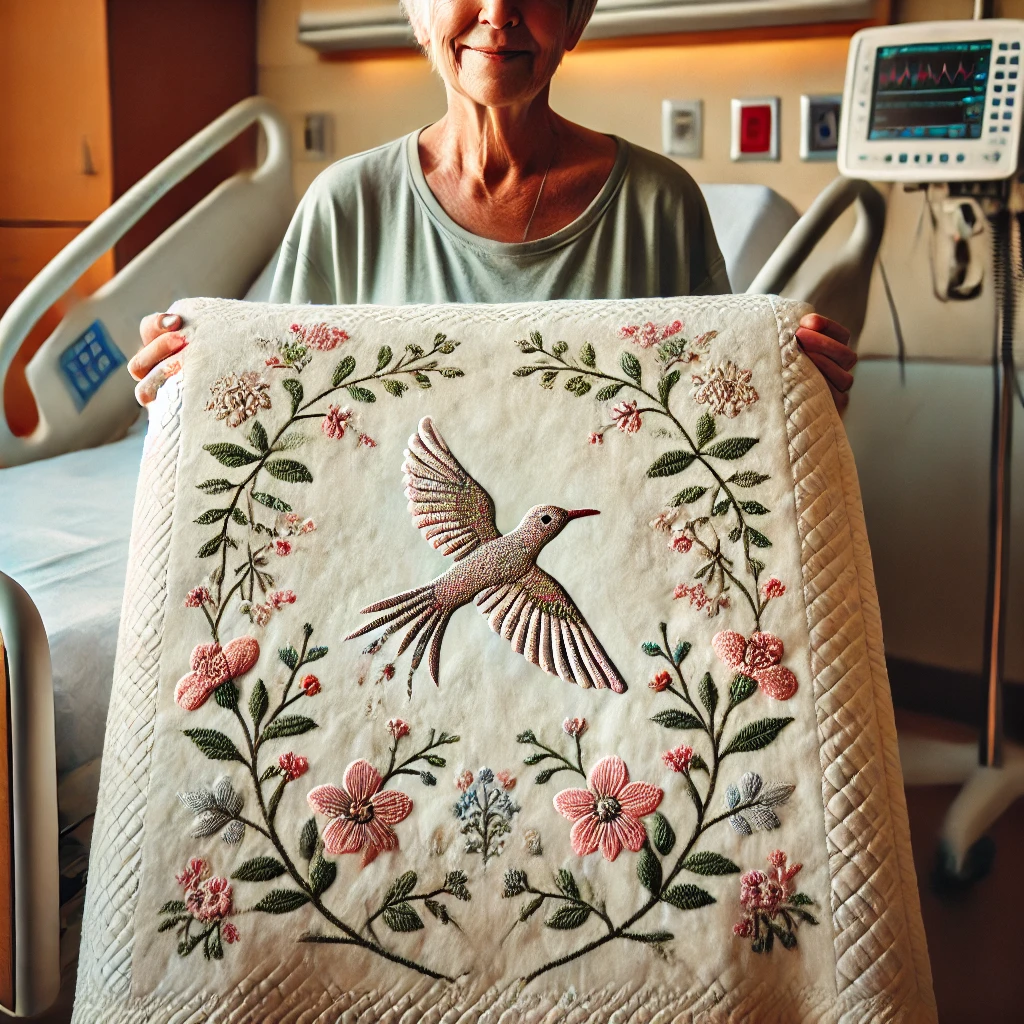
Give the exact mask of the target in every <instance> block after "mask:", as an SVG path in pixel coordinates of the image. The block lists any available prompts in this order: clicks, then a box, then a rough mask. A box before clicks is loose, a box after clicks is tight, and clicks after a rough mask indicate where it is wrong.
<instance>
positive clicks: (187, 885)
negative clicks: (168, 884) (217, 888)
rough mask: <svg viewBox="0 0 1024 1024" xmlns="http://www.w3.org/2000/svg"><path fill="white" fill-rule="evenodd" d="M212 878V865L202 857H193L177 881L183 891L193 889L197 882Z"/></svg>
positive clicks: (177, 875)
mask: <svg viewBox="0 0 1024 1024" xmlns="http://www.w3.org/2000/svg"><path fill="white" fill-rule="evenodd" d="M209 877H210V865H209V864H207V863H206V861H205V860H203V858H202V857H193V858H192V859H191V860H190V861H189V862H188V864H187V865H186V867H185V870H184V871H179V872H178V873H177V874H176V875H175V876H174V878H175V881H176V882H177V883H178V885H180V886H181V887H182V889H191V888H192V886H194V885H195V884H196V883H197V882H202V881H203V880H204V879H206V878H209Z"/></svg>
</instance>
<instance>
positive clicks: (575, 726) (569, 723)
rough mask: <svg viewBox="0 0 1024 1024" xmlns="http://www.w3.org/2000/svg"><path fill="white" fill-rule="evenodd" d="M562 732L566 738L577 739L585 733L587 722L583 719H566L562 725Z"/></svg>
mask: <svg viewBox="0 0 1024 1024" xmlns="http://www.w3.org/2000/svg"><path fill="white" fill-rule="evenodd" d="M562 731H563V732H564V733H565V734H566V736H572V738H573V739H578V738H579V737H580V736H582V735H583V734H584V733H585V732H586V731H587V720H586V719H585V718H567V719H566V720H565V721H564V722H563V723H562Z"/></svg>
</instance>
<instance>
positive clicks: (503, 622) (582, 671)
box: [476, 566, 626, 693]
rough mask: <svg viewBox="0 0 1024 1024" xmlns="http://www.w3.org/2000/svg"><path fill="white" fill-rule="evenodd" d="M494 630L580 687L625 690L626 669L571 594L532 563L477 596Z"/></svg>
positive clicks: (536, 663)
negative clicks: (621, 668) (614, 659)
mask: <svg viewBox="0 0 1024 1024" xmlns="http://www.w3.org/2000/svg"><path fill="white" fill-rule="evenodd" d="M476 602H477V605H478V606H479V607H480V611H482V612H483V613H484V615H486V616H487V621H488V623H489V624H490V627H491V629H493V630H494V632H495V633H497V634H498V635H499V636H503V637H504V638H505V639H506V640H508V641H509V643H511V644H512V646H513V647H514V648H515V650H516V651H518V652H519V653H520V654H521V655H522V656H523V657H524V658H526V660H527V661H531V662H533V664H534V665H539V666H540V667H541V668H542V669H544V671H545V672H550V673H551V675H553V676H558V677H559V678H561V679H564V680H565V681H566V682H567V683H575V684H576V685H577V686H582V687H589V686H596V687H599V688H603V687H611V688H612V689H613V690H614V691H615V692H616V693H623V692H625V690H626V682H625V680H624V679H623V678H622V674H621V673H620V672H619V670H618V669H617V668H616V667H615V665H614V664H613V663H612V659H611V658H609V657H608V654H607V652H606V651H605V649H604V648H603V647H602V646H601V642H600V640H598V639H597V637H596V636H594V632H593V630H592V629H591V628H590V626H588V625H587V621H586V619H584V618H583V616H582V615H581V614H580V610H579V609H578V608H577V607H576V605H575V603H574V602H573V599H572V598H571V597H570V596H569V595H568V593H567V592H566V591H565V588H564V587H562V585H561V584H560V583H559V582H558V580H556V579H555V578H554V577H553V576H549V575H548V574H547V573H546V572H545V571H544V570H543V569H540V568H538V567H537V566H534V567H533V568H532V569H531V570H530V571H529V572H528V573H527V574H526V575H525V576H522V577H521V578H520V579H518V580H516V581H515V583H504V584H501V585H500V586H497V587H489V588H488V589H487V590H484V591H482V592H481V593H480V595H479V596H478V597H477V599H476Z"/></svg>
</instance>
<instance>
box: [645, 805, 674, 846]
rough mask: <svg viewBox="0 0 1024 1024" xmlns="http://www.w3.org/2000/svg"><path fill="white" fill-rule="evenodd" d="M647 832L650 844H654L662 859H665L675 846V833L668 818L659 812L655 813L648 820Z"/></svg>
mask: <svg viewBox="0 0 1024 1024" xmlns="http://www.w3.org/2000/svg"><path fill="white" fill-rule="evenodd" d="M647 831H648V832H649V834H650V836H651V842H652V843H654V848H655V849H656V850H657V851H658V853H660V854H661V855H662V857H667V856H668V855H669V854H670V853H671V852H672V848H673V847H674V846H675V845H676V833H675V830H674V829H673V828H672V826H671V825H670V824H669V821H668V818H666V817H665V815H664V814H662V813H661V811H655V812H654V813H653V814H652V815H651V816H650V818H649V819H648V829H647Z"/></svg>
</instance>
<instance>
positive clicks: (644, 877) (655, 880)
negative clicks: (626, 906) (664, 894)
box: [636, 843, 661, 896]
mask: <svg viewBox="0 0 1024 1024" xmlns="http://www.w3.org/2000/svg"><path fill="white" fill-rule="evenodd" d="M636 877H637V878H639V879H640V884H641V885H642V886H643V887H644V888H645V889H648V890H650V892H651V894H652V895H653V896H657V895H658V893H659V892H661V861H660V860H658V858H657V857H655V856H654V852H653V851H652V850H651V848H650V846H648V845H647V843H644V845H643V847H642V848H641V850H640V858H639V859H638V860H637V862H636Z"/></svg>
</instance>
